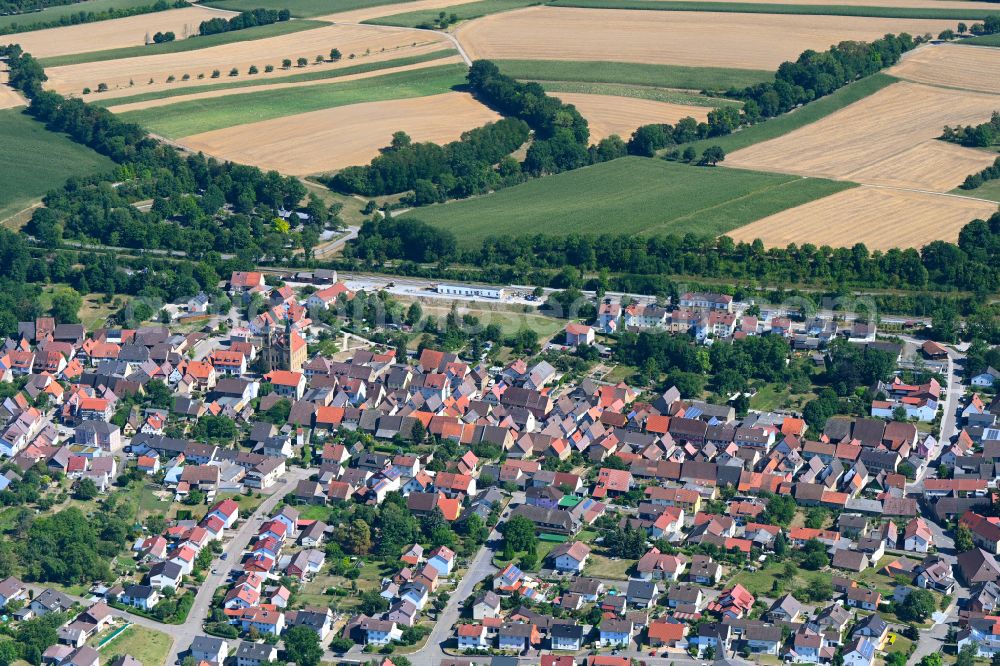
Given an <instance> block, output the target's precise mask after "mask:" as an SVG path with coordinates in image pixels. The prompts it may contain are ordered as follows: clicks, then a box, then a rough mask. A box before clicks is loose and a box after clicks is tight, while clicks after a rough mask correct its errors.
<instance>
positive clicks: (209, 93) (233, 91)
mask: <svg viewBox="0 0 1000 666" xmlns="http://www.w3.org/2000/svg"><path fill="white" fill-rule="evenodd" d="M460 62H462V59H461V58H460V57H458V55H457V54H456V55H455V56H453V57H450V58H442V59H440V60H432V61H430V62H418V63H414V64H412V65H404V66H402V67H391V68H389V69H378V70H375V71H373V72H363V73H361V74H350V75H348V76H341V77H338V78H336V79H320V80H318V81H304V82H302V83H272V84H268V85H262V86H248V87H245V88H226V89H224V90H206V91H204V92H195V93H191V94H190V95H178V96H176V97H163V98H161V99H150V100H146V101H145V102H133V103H131V104H119V105H116V106H109V107H108V110H109V111H111V112H113V113H126V112H128V111H140V110H142V109H151V108H154V107H157V106H168V105H170V104H177V103H179V102H190V101H191V100H196V99H210V98H212V97H228V96H229V95H240V94H243V93H253V92H262V91H265V90H281V89H283V88H301V87H303V86H317V85H328V84H331V83H346V82H348V81H357V80H358V79H370V78H371V77H373V76H385V75H386V74H396V73H398V72H408V71H410V70H414V69H423V68H425V67H436V66H439V65H447V64H451V63H460Z"/></svg>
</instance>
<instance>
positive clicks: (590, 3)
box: [549, 0, 1000, 21]
mask: <svg viewBox="0 0 1000 666" xmlns="http://www.w3.org/2000/svg"><path fill="white" fill-rule="evenodd" d="M549 4H551V5H552V6H554V7H582V8H586V9H640V10H659V11H668V12H723V13H739V14H796V15H802V16H862V17H870V18H902V19H965V20H970V21H981V20H983V19H984V18H986V17H987V16H990V15H991V14H992V15H998V14H1000V12H997V11H995V10H993V11H991V10H988V9H985V8H984V9H983V10H981V11H980V10H976V9H936V8H918V7H869V6H865V5H792V4H784V3H756V2H684V1H683V0H680V1H675V0H553V1H552V2H551V3H549Z"/></svg>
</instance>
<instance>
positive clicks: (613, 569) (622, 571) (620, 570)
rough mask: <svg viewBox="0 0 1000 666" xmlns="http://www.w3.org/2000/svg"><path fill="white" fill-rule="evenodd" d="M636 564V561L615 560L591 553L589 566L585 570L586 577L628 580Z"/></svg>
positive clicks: (588, 560) (588, 561)
mask: <svg viewBox="0 0 1000 666" xmlns="http://www.w3.org/2000/svg"><path fill="white" fill-rule="evenodd" d="M634 564H635V560H624V559H618V560H613V559H611V558H610V557H605V556H604V555H598V554H597V553H591V554H590V557H589V558H588V559H587V565H586V566H585V567H584V569H583V574H584V575H585V576H592V577H594V578H610V579H613V580H621V581H627V580H628V570H629V569H631V568H632V565H634Z"/></svg>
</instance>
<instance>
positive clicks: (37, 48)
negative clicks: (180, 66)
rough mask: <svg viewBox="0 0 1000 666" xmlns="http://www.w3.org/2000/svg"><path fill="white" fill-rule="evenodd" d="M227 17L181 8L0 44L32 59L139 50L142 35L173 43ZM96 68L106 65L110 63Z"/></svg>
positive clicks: (37, 33) (15, 37)
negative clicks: (13, 45)
mask: <svg viewBox="0 0 1000 666" xmlns="http://www.w3.org/2000/svg"><path fill="white" fill-rule="evenodd" d="M230 16H235V14H234V13H233V12H226V11H220V10H217V9H207V8H205V7H185V8H184V9H168V10H167V11H163V12H154V13H152V14H141V15H139V16H128V17H126V18H120V19H113V20H111V21H97V22H96V23H86V24H81V25H69V26H66V27H64V28H49V29H47V30H36V31H34V32H24V33H20V34H17V35H4V36H2V37H0V42H3V43H7V42H8V41H13V42H17V43H18V44H20V45H21V48H23V49H24V50H25V51H27V52H28V53H30V54H31V55H33V56H35V57H36V58H49V57H52V56H60V55H67V54H70V53H89V52H90V51H103V50H105V49H117V48H122V47H125V46H142V45H143V44H145V43H146V35H152V34H154V33H156V32H168V31H170V32H173V33H174V34H176V35H177V39H183V38H184V37H185V35H196V34H198V26H199V25H200V24H201V22H202V21H207V20H208V19H212V18H217V17H223V18H227V17H230ZM97 64H99V65H105V64H108V65H110V63H97Z"/></svg>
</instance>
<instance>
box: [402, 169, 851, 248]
mask: <svg viewBox="0 0 1000 666" xmlns="http://www.w3.org/2000/svg"><path fill="white" fill-rule="evenodd" d="M850 187H853V185H852V184H851V183H843V182H833V181H829V180H823V179H816V178H800V177H798V176H786V175H779V174H770V173H760V172H755V171H744V170H736V169H727V168H725V167H694V166H688V165H684V164H677V163H672V162H666V161H663V160H656V159H647V158H641V157H625V158H622V159H618V160H614V161H612V162H605V163H603V164H596V165H593V166H589V167H584V168H582V169H577V170H575V171H569V172H565V173H561V174H557V175H554V176H547V177H545V178H538V179H535V180H530V181H528V182H526V183H523V184H521V185H517V186H515V187H511V188H509V189H505V190H500V191H499V192H496V193H494V194H489V195H485V196H482V197H478V198H473V199H466V200H463V201H456V202H453V203H448V204H441V205H436V206H430V207H427V208H421V209H417V210H414V211H412V212H410V213H408V214H407V217H412V218H415V219H419V220H423V221H424V222H427V223H429V224H432V225H434V226H438V227H442V228H446V229H450V230H451V231H453V232H454V233H455V236H456V237H457V238H458V242H459V243H460V244H461V245H463V246H466V247H472V246H475V245H476V244H478V243H479V242H481V241H482V240H483V239H484V238H487V237H489V236H493V235H496V234H498V233H503V234H511V235H518V234H534V233H539V232H540V231H542V230H544V232H545V233H549V234H571V233H579V234H601V233H608V232H609V231H611V230H612V228H613V230H614V231H615V232H616V233H622V234H656V233H666V232H670V233H676V234H685V233H688V232H692V233H696V234H699V235H706V234H711V235H717V234H722V233H725V232H727V231H729V230H731V229H735V228H736V227H740V226H743V225H744V224H749V223H750V222H753V221H755V220H759V219H761V218H763V217H766V216H768V215H771V214H773V213H777V212H779V211H782V210H785V209H787V208H792V207H794V206H799V205H801V204H803V203H806V202H808V201H812V200H814V199H818V198H820V197H825V196H828V195H830V194H833V193H835V192H839V191H841V190H844V189H847V188H850Z"/></svg>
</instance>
